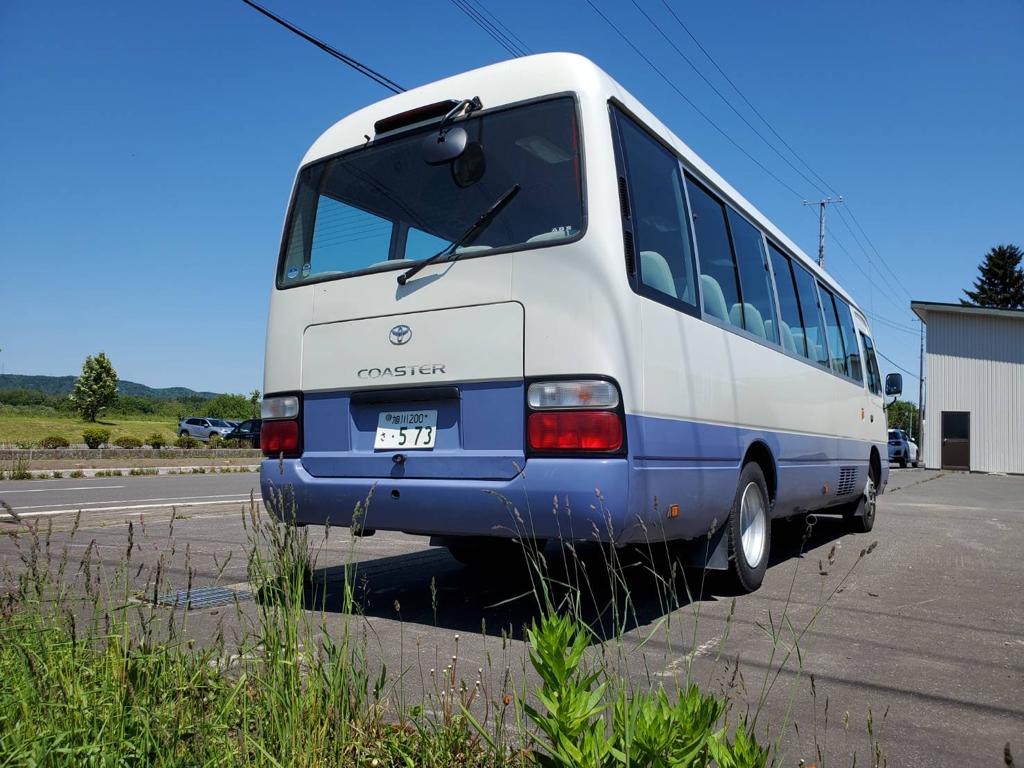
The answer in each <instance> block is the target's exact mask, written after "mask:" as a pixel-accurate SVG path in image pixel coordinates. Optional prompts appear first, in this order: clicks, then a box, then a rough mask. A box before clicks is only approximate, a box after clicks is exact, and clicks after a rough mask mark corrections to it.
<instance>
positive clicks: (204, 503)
mask: <svg viewBox="0 0 1024 768" xmlns="http://www.w3.org/2000/svg"><path fill="white" fill-rule="evenodd" d="M248 500H249V497H248V496H239V497H238V498H237V499H224V500H222V501H184V502H183V501H178V502H174V503H171V504H132V505H129V506H124V507H92V508H88V507H82V508H80V509H47V510H43V511H40V512H17V510H15V512H16V514H17V515H18V517H44V516H45V517H52V516H54V515H71V514H76V513H78V512H82V513H83V514H85V513H87V512H127V511H130V510H134V509H160V508H167V507H206V506H213V505H214V504H238V503H241V502H246V501H248ZM0 520H3V521H5V522H13V520H12V519H11V518H10V517H7V518H0Z"/></svg>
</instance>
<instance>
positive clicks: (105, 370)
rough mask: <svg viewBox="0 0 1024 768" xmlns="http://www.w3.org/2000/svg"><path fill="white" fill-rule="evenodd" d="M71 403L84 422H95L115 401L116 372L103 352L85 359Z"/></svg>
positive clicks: (72, 393)
mask: <svg viewBox="0 0 1024 768" xmlns="http://www.w3.org/2000/svg"><path fill="white" fill-rule="evenodd" d="M70 397H71V402H72V403H74V406H75V410H76V411H78V413H79V414H80V415H81V417H82V418H83V419H85V421H96V416H98V415H99V412H100V411H101V410H103V409H104V408H108V407H109V406H111V405H113V404H114V403H115V402H116V401H117V371H115V370H114V366H113V365H111V363H110V358H108V357H107V356H106V354H104V353H103V352H100V353H99V354H98V355H96V357H93V356H92V355H90V356H88V357H87V358H85V362H84V363H83V364H82V375H81V376H79V377H78V381H76V382H75V388H74V390H73V391H72V392H71V396H70Z"/></svg>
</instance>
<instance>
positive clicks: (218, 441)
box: [206, 432, 224, 448]
mask: <svg viewBox="0 0 1024 768" xmlns="http://www.w3.org/2000/svg"><path fill="white" fill-rule="evenodd" d="M223 444H224V438H223V437H221V436H220V435H218V434H217V433H216V432H214V433H213V434H212V435H210V439H209V440H207V441H206V447H207V448H223V447H224V445H223Z"/></svg>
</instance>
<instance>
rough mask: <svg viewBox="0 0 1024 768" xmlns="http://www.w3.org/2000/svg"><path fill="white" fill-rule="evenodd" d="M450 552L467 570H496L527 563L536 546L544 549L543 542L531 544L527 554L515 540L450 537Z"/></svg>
mask: <svg viewBox="0 0 1024 768" xmlns="http://www.w3.org/2000/svg"><path fill="white" fill-rule="evenodd" d="M443 543H444V546H445V547H446V548H447V549H448V552H449V553H450V554H451V556H452V557H454V558H455V559H456V560H458V561H459V562H460V563H462V564H463V565H465V566H466V567H467V568H494V567H495V566H498V567H502V566H505V565H508V564H510V563H525V560H524V559H523V558H524V556H529V553H530V552H532V551H534V546H537V547H539V548H541V549H543V546H544V544H543V542H538V543H537V544H530V545H529V546H528V547H527V552H524V551H523V544H522V543H520V542H519V541H516V540H515V539H503V538H498V537H495V536H450V537H445V538H444V541H443Z"/></svg>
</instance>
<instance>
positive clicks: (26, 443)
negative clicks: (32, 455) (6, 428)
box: [14, 440, 36, 451]
mask: <svg viewBox="0 0 1024 768" xmlns="http://www.w3.org/2000/svg"><path fill="white" fill-rule="evenodd" d="M14 445H15V446H17V447H18V448H21V449H22V450H23V451H27V450H29V449H31V448H35V447H36V444H35V441H33V440H15V441H14Z"/></svg>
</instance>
